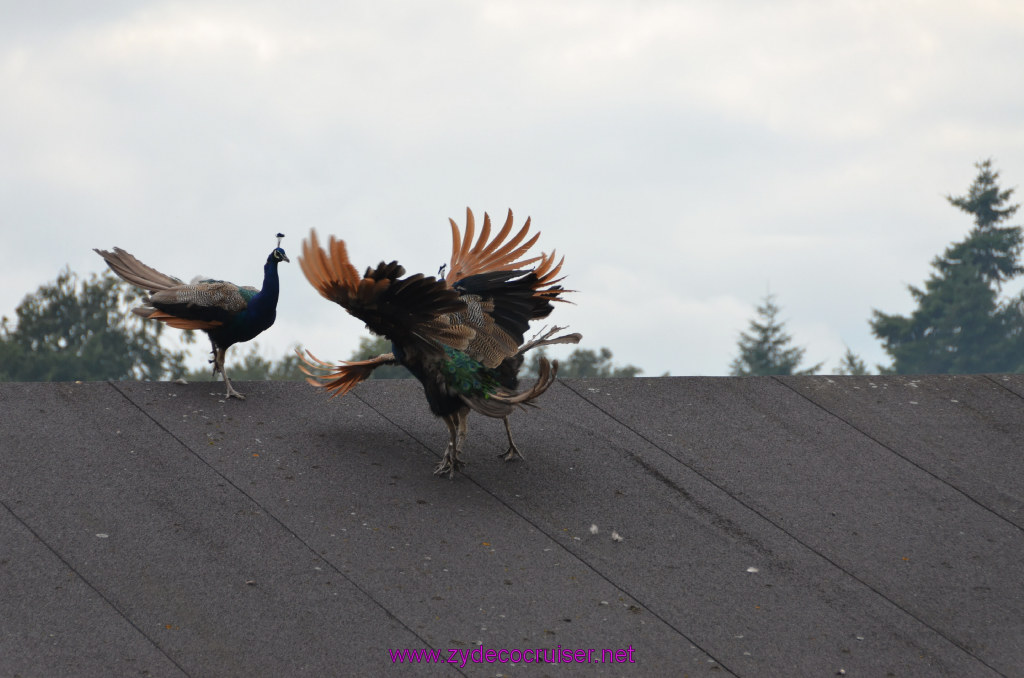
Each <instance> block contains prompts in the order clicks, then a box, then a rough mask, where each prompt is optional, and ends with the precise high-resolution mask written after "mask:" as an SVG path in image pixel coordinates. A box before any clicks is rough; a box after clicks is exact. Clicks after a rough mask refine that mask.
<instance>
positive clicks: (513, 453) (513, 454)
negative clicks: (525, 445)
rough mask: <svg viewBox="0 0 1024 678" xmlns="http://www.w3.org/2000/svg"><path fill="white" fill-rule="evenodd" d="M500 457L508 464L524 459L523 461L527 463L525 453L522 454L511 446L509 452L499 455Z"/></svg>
mask: <svg viewBox="0 0 1024 678" xmlns="http://www.w3.org/2000/svg"><path fill="white" fill-rule="evenodd" d="M498 456H499V457H501V458H502V459H504V460H505V461H506V462H510V461H514V460H516V459H522V460H523V461H526V457H524V456H523V453H522V452H520V451H519V448H518V447H516V446H515V445H509V446H508V450H507V451H506V452H504V453H502V454H499V455H498Z"/></svg>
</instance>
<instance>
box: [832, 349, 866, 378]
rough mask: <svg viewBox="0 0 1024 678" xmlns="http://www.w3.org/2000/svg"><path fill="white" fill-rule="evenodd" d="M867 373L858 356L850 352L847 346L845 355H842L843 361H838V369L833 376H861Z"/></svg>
mask: <svg viewBox="0 0 1024 678" xmlns="http://www.w3.org/2000/svg"><path fill="white" fill-rule="evenodd" d="M867 373H868V366H867V365H866V364H865V363H864V361H863V360H862V359H861V357H860V356H858V355H857V354H856V353H854V352H853V351H852V350H850V347H849V346H847V347H846V353H844V354H843V359H842V360H840V361H839V367H837V368H836V370H835V374H854V375H861V374H867Z"/></svg>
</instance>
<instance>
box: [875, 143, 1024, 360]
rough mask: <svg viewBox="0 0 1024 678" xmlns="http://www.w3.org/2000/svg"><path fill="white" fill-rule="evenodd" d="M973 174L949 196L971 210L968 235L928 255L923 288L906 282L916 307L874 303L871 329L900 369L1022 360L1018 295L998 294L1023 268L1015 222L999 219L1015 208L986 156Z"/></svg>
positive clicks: (961, 206)
mask: <svg viewBox="0 0 1024 678" xmlns="http://www.w3.org/2000/svg"><path fill="white" fill-rule="evenodd" d="M975 167H977V168H978V176H977V177H976V178H975V179H974V182H973V183H972V184H971V186H970V188H969V189H968V192H967V194H966V195H964V196H959V197H954V196H947V198H946V199H947V200H948V201H949V203H950V204H952V205H953V206H955V207H957V208H959V209H961V210H963V211H964V212H967V213H968V214H971V215H972V216H973V217H974V227H973V228H972V229H971V230H970V232H969V233H968V234H967V237H966V238H965V239H964V240H962V241H960V242H955V243H953V244H951V245H950V246H949V247H947V248H946V250H945V252H943V254H942V255H941V256H939V257H936V258H935V259H934V260H933V261H932V266H933V268H934V269H935V270H934V271H933V272H932V274H931V276H930V277H929V278H928V280H926V281H925V284H924V289H919V288H917V287H914V286H909V290H910V294H911V296H913V298H914V300H915V301H916V302H917V308H916V309H915V310H914V311H913V312H912V313H911V315H910V317H905V316H900V315H890V314H886V313H882V312H881V311H878V310H875V311H874V312H873V317H872V319H871V321H870V323H871V329H872V331H873V332H874V334H875V336H876V337H878V338H879V339H881V340H882V342H883V344H884V346H885V350H886V352H887V353H889V355H890V356H892V358H893V364H892V371H893V372H895V373H898V374H921V373H932V374H970V373H978V372H1013V371H1018V370H1020V368H1021V367H1022V365H1024V355H1022V354H1021V346H1020V343H1021V339H1020V336H1021V332H1022V329H1024V327H1022V325H1024V323H1022V321H1021V320H1022V319H1021V313H1020V302H1021V300H1020V299H1015V300H1009V301H1006V302H1001V301H1000V300H999V298H998V293H999V289H1000V287H1001V285H1002V284H1003V283H1005V282H1006V281H1008V280H1010V279H1012V278H1013V277H1015V276H1017V275H1019V274H1020V273H1021V272H1024V268H1022V267H1021V265H1020V262H1019V257H1020V252H1021V244H1022V240H1024V238H1022V233H1021V228H1020V227H1019V226H1001V225H1000V224H1002V222H1004V221H1006V220H1008V219H1009V218H1010V217H1012V216H1013V214H1014V213H1015V212H1016V211H1017V209H1018V207H1019V206H1018V205H1011V204H1007V202H1008V200H1009V199H1010V196H1011V195H1012V194H1013V189H1008V190H1002V189H1000V188H999V185H998V183H997V180H998V178H999V173H998V172H995V171H993V170H992V163H991V160H985V161H984V162H980V163H977V164H976V165H975Z"/></svg>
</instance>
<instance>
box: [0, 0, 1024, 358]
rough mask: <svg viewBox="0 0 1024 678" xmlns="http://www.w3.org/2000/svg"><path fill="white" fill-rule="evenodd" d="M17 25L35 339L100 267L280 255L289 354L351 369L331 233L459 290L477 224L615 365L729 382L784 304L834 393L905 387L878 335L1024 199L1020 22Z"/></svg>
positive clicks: (10, 153) (275, 342)
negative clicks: (530, 271) (560, 278)
mask: <svg viewBox="0 0 1024 678" xmlns="http://www.w3.org/2000/svg"><path fill="white" fill-rule="evenodd" d="M0 7H2V9H0V92H2V93H3V94H2V97H3V103H2V104H0V231H2V236H3V245H4V250H5V251H6V252H7V255H6V256H5V257H4V263H3V266H2V269H0V271H2V272H0V281H2V284H0V314H3V315H8V316H12V315H13V313H14V309H15V307H16V306H17V305H18V303H19V302H20V301H21V299H22V298H23V297H24V296H25V295H26V294H28V293H30V292H32V291H34V290H35V289H36V288H37V287H38V286H39V285H41V284H43V283H45V282H46V281H49V280H52V279H54V278H55V277H56V275H57V273H58V271H59V270H60V268H61V267H63V266H64V265H65V264H66V265H69V266H70V267H71V269H72V270H74V271H77V272H79V273H90V272H98V271H100V270H102V260H101V259H100V258H99V257H98V256H96V255H95V254H94V253H93V252H92V248H93V247H102V248H110V247H113V246H119V247H122V248H124V249H127V250H128V251H130V252H132V253H133V254H135V255H136V256H138V257H139V258H140V259H141V260H142V261H144V262H146V263H148V264H150V265H152V266H154V267H155V268H157V269H159V270H161V271H164V272H166V273H169V274H172V275H176V276H178V277H182V278H191V277H192V276H194V275H196V274H204V275H207V276H213V277H217V278H222V279H227V280H231V281H233V282H236V283H239V284H254V285H257V286H258V285H259V284H260V282H261V280H262V265H263V262H264V261H265V260H266V256H267V254H268V253H269V252H270V250H271V249H273V247H274V245H275V240H274V238H273V236H274V234H275V233H277V232H278V231H283V232H284V233H285V234H286V235H287V238H286V239H285V241H284V247H285V249H286V250H287V251H288V252H289V255H290V256H291V257H292V259H293V263H292V264H291V265H290V266H289V265H287V264H284V265H282V269H281V274H282V294H281V301H280V305H279V309H278V321H277V324H276V325H275V326H274V327H273V328H271V329H270V330H268V331H267V332H266V333H264V334H263V335H262V336H261V337H260V338H259V339H258V341H259V344H260V346H261V347H262V348H263V353H264V354H265V355H267V356H268V357H273V358H277V357H280V356H281V355H283V354H284V352H285V351H286V350H287V349H288V347H289V346H291V345H293V344H295V343H301V344H303V345H304V346H306V347H308V348H310V349H311V350H312V351H313V352H314V353H316V354H317V355H318V356H320V357H321V358H326V359H337V358H346V357H348V356H349V355H350V354H351V353H352V351H353V350H354V348H355V345H356V343H357V340H358V337H359V336H362V334H363V328H362V326H361V324H360V323H359V322H358V321H356V320H354V319H352V318H350V317H348V316H347V315H346V314H345V313H344V312H343V311H342V310H341V309H340V308H339V307H337V306H335V305H333V304H331V303H329V302H327V301H326V300H324V299H322V298H321V297H320V296H319V295H318V294H317V293H316V292H315V291H314V290H313V289H312V288H311V287H310V286H309V284H308V283H307V282H306V281H305V278H304V277H303V276H302V273H301V271H300V270H299V267H298V265H297V262H296V259H297V255H298V253H299V250H300V243H301V241H302V239H303V238H304V237H305V236H306V235H307V234H308V233H309V230H310V229H311V228H316V229H317V230H318V231H319V233H321V234H322V235H327V234H336V235H338V236H340V237H342V238H344V239H346V240H347V241H348V243H349V246H350V253H351V255H352V258H353V263H354V264H356V266H357V268H359V269H360V270H362V268H363V267H365V266H366V265H369V264H376V263H377V262H378V261H380V260H381V259H387V260H391V259H397V260H398V261H400V262H401V263H402V264H403V265H405V267H406V268H407V269H408V270H409V271H410V272H417V271H422V272H425V273H431V274H432V273H434V272H435V271H436V270H437V267H438V266H439V265H440V264H441V263H443V262H445V261H447V259H448V256H449V251H450V235H449V228H448V224H447V220H448V218H449V217H453V218H455V219H456V220H457V221H459V222H460V223H462V221H463V220H464V218H465V210H466V207H467V206H468V207H472V208H473V210H474V211H475V212H477V214H478V216H482V213H483V212H484V211H487V212H490V214H491V215H492V216H493V217H496V218H498V219H499V220H500V219H502V218H503V217H504V214H505V212H506V210H507V209H509V208H511V209H512V210H513V211H514V213H515V215H516V223H517V224H519V223H521V221H522V220H523V219H525V218H526V217H527V216H528V215H529V216H532V217H533V224H534V226H535V228H537V229H538V230H540V231H541V233H542V234H543V235H542V236H541V240H540V246H541V247H542V248H545V249H551V248H556V249H557V250H558V251H559V252H560V253H564V254H565V255H566V265H565V269H564V270H565V272H566V273H568V276H569V278H568V280H567V284H568V285H569V286H570V287H572V288H573V289H576V290H579V293H578V294H576V295H574V297H573V298H574V300H575V301H576V306H573V307H566V306H559V307H558V308H557V309H556V313H555V314H554V315H553V316H552V320H554V321H555V322H558V323H559V324H569V325H570V326H571V327H572V329H573V330H576V331H580V332H582V333H583V335H584V346H586V347H589V348H594V349H597V348H600V347H602V346H607V347H608V348H610V349H611V350H612V351H613V353H614V355H615V360H616V362H617V363H632V364H635V365H638V366H640V367H642V368H643V369H644V371H645V372H644V373H645V374H646V375H659V374H662V373H664V372H666V371H667V372H670V373H671V374H673V375H718V374H726V373H727V372H728V370H729V363H730V361H731V360H732V358H733V357H734V356H735V355H736V352H737V349H736V342H737V338H738V335H739V332H740V331H741V330H744V329H745V328H746V326H747V323H748V322H749V320H750V319H751V318H752V317H753V316H754V307H755V305H756V304H757V303H759V301H760V300H761V298H762V297H763V296H764V294H765V293H766V291H769V290H770V291H771V292H772V293H775V294H776V295H777V301H778V303H779V304H781V306H782V307H783V318H784V319H785V320H786V321H787V328H788V330H789V332H790V333H791V334H792V335H793V337H794V340H795V343H796V344H798V345H801V346H805V347H806V348H807V349H808V352H807V356H806V358H807V362H819V361H824V362H825V363H826V365H825V368H824V371H826V372H831V371H832V369H833V368H834V367H835V365H836V364H837V363H838V361H839V359H840V357H841V356H842V353H843V351H844V345H846V346H849V347H850V348H852V349H853V350H854V351H855V352H857V353H858V354H860V355H861V356H863V357H864V358H865V359H867V361H868V362H869V364H875V363H878V362H885V363H887V362H888V360H887V358H886V356H885V354H884V352H883V351H882V350H881V346H880V343H879V342H878V341H877V340H876V339H875V338H874V337H873V336H872V335H871V333H870V329H869V326H868V323H867V320H868V318H869V317H870V315H871V310H872V309H873V308H878V309H881V310H884V311H887V312H901V313H906V312H908V311H909V310H910V309H911V308H912V302H911V299H910V296H909V294H908V293H907V291H906V285H907V284H914V285H920V284H921V283H922V282H923V281H924V279H925V278H926V277H927V275H928V273H929V270H930V269H929V262H930V261H931V259H932V258H933V257H934V256H935V255H936V254H938V253H940V252H941V251H942V250H943V248H945V246H946V245H948V244H949V243H950V242H952V241H953V240H956V239H959V238H961V237H962V236H963V235H964V234H965V233H966V232H967V231H968V229H969V228H970V226H971V221H970V218H969V217H968V216H967V215H964V214H963V213H961V212H959V211H958V210H956V209H955V208H953V207H951V206H949V205H948V203H947V202H946V200H945V196H946V195H947V194H956V195H958V194H961V193H963V192H964V191H965V190H966V189H967V187H968V186H969V184H970V183H971V181H972V180H973V178H974V176H975V174H976V170H975V168H974V166H973V164H974V163H975V162H977V161H979V160H982V159H984V158H988V157H992V158H993V159H994V161H995V166H996V167H997V169H999V170H1000V171H1001V175H1002V183H1003V185H1004V186H1005V187H1014V186H1020V185H1021V184H1022V183H1024V88H1022V87H1021V86H1020V85H1021V80H1020V67H1021V64H1022V63H1024V3H1021V2H1020V1H1019V0H1005V1H998V0H993V1H977V2H971V3H965V2H962V1H948V2H944V1H938V0H931V1H929V2H900V1H888V2H871V1H867V0H857V1H850V2H830V1H827V0H809V1H806V2H803V1H795V0H792V1H791V0H781V1H780V0H775V1H773V2H763V1H761V0H757V1H741V0H708V1H706V2H685V1H666V2H659V1H655V0H632V1H630V0H607V1H604V0H579V1H566V2H561V1H558V0H536V1H534V0H507V1H504V2H474V1H469V0H466V1H462V2H458V1H439V2H438V1H436V2H429V3H428V2H414V1H408V2H388V1H386V0H377V1H374V2H337V1H328V0H300V1H298V2H289V3H282V2H269V1H253V0H245V1H244V2H227V1H223V0H203V1H198V0H197V1H189V0H182V1H177V2H138V1H135V0H133V1H121V2H90V3H82V2H74V1H70V0H68V1H66V2H52V1H51V2H45V3H30V2H13V1H9V0H0ZM1015 198H1016V199H1017V200H1022V199H1024V196H1022V195H1020V194H1018V195H1016V196H1015ZM1014 223H1019V219H1018V221H1017V222H1014ZM204 350H205V346H204V345H203V344H201V343H200V344H197V345H196V347H194V348H193V349H192V352H193V354H194V356H195V357H194V362H195V364H199V363H200V361H201V360H202V359H204V358H205V355H203V351H204ZM236 350H237V349H236Z"/></svg>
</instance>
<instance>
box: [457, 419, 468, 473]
mask: <svg viewBox="0 0 1024 678" xmlns="http://www.w3.org/2000/svg"><path fill="white" fill-rule="evenodd" d="M455 418H456V425H455V428H456V430H457V431H458V439H457V440H456V441H455V458H456V459H457V460H458V461H459V462H460V466H461V464H464V463H465V462H463V461H462V448H463V447H465V445H466V438H467V437H468V436H469V410H459V411H458V412H457V413H456V414H455Z"/></svg>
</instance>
